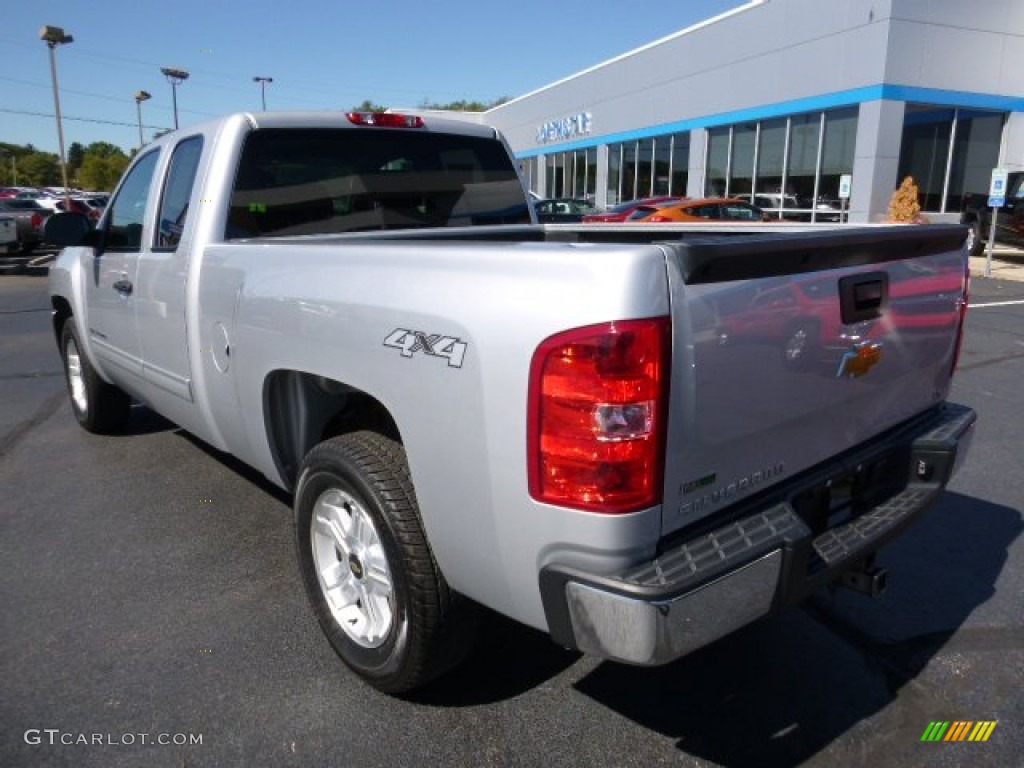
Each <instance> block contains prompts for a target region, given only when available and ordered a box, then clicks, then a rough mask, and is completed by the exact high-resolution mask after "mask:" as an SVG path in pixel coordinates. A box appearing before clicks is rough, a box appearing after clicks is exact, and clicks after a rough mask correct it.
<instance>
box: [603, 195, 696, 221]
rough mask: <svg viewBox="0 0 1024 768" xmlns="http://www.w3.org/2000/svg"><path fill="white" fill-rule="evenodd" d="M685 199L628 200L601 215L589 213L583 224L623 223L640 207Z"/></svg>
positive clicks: (654, 198)
mask: <svg viewBox="0 0 1024 768" xmlns="http://www.w3.org/2000/svg"><path fill="white" fill-rule="evenodd" d="M685 199H686V198H685V197H672V196H670V195H662V196H661V197H644V198H641V199H639V200H629V201H628V202H625V203H619V204H618V205H613V206H612V207H611V208H609V209H608V210H606V211H604V212H603V213H590V214H587V215H586V216H584V217H583V222H584V223H586V224H594V223H605V224H607V223H609V222H618V221H625V220H626V219H627V218H628V217H629V215H630V214H631V213H633V211H635V210H636V209H637V208H639V207H640V206H641V205H654V204H655V203H665V202H670V201H680V202H681V201H683V200H685Z"/></svg>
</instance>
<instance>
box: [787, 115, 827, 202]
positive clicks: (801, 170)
mask: <svg viewBox="0 0 1024 768" xmlns="http://www.w3.org/2000/svg"><path fill="white" fill-rule="evenodd" d="M821 118H822V116H821V113H819V112H814V113H811V114H807V115H793V116H792V117H791V118H789V154H788V162H787V163H786V187H785V188H786V192H787V193H790V194H793V195H795V196H796V199H797V202H798V203H799V204H800V205H801V206H809V205H810V202H811V201H812V200H814V199H816V198H817V196H818V187H817V183H818V182H817V180H818V142H819V139H820V138H821Z"/></svg>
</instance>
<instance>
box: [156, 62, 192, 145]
mask: <svg viewBox="0 0 1024 768" xmlns="http://www.w3.org/2000/svg"><path fill="white" fill-rule="evenodd" d="M160 72H162V73H163V75H164V77H166V78H167V82H169V83H170V84H171V100H172V101H173V102H174V129H175V130H177V129H178V86H179V85H181V84H182V83H183V82H185V81H186V80H188V72H186V71H185V70H184V69H174V68H173V67H160Z"/></svg>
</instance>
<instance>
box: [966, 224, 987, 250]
mask: <svg viewBox="0 0 1024 768" xmlns="http://www.w3.org/2000/svg"><path fill="white" fill-rule="evenodd" d="M964 223H965V224H966V225H967V229H968V232H967V253H968V254H970V255H971V256H981V254H982V253H984V251H985V241H984V240H983V239H982V237H981V222H980V221H978V220H977V219H972V220H971V221H967V222H964Z"/></svg>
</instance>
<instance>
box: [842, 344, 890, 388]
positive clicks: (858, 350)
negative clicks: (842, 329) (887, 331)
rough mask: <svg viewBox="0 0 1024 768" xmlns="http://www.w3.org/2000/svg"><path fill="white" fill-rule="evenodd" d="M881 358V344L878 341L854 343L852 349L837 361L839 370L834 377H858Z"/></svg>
mask: <svg viewBox="0 0 1024 768" xmlns="http://www.w3.org/2000/svg"><path fill="white" fill-rule="evenodd" d="M881 359H882V345H881V344H880V343H878V342H874V341H865V342H861V343H860V344H855V345H854V347H853V349H851V350H850V351H849V352H847V353H846V354H845V355H843V359H842V360H840V361H839V370H838V371H836V378H837V379H842V378H846V377H849V378H851V379H856V378H860V377H861V376H864V375H865V374H866V373H867V372H868V371H870V370H871V369H872V368H874V367H875V366H876V365H878V362H879V361H880V360H881Z"/></svg>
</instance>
